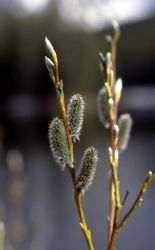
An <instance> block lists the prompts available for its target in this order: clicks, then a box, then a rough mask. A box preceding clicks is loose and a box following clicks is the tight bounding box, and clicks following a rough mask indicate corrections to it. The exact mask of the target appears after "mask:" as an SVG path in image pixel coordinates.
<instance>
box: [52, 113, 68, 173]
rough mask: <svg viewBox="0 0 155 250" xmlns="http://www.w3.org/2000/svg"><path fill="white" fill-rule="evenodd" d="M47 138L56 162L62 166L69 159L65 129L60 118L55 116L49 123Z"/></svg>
mask: <svg viewBox="0 0 155 250" xmlns="http://www.w3.org/2000/svg"><path fill="white" fill-rule="evenodd" d="M48 138H49V144H50V149H51V151H52V154H53V156H54V158H55V160H56V162H57V163H58V164H59V165H60V166H61V167H62V168H64V167H65V165H66V164H69V163H70V162H71V160H70V152H69V147H68V141H67V136H66V131H65V127H64V124H63V122H62V120H61V119H59V118H57V117H56V118H54V119H53V121H52V122H51V124H50V125H49V130H48Z"/></svg>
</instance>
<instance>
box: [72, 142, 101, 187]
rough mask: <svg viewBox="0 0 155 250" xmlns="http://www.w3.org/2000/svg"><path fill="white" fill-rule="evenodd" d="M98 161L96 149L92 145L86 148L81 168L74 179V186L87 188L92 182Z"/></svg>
mask: <svg viewBox="0 0 155 250" xmlns="http://www.w3.org/2000/svg"><path fill="white" fill-rule="evenodd" d="M97 161H98V156H97V151H96V149H95V148H94V147H90V148H87V149H86V150H85V152H84V155H83V158H82V162H81V168H80V172H79V175H78V177H77V181H76V188H77V189H81V190H83V191H85V190H87V189H88V188H89V187H90V185H91V184H92V181H93V178H94V174H95V171H96V165H97Z"/></svg>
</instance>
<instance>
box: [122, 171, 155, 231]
mask: <svg viewBox="0 0 155 250" xmlns="http://www.w3.org/2000/svg"><path fill="white" fill-rule="evenodd" d="M154 179H155V170H153V171H150V172H149V173H148V175H147V177H146V179H145V180H144V182H143V184H142V186H141V189H140V192H139V194H138V196H137V198H136V200H135V202H134V203H133V205H132V207H131V208H130V209H129V211H128V212H127V213H126V215H125V216H124V218H123V219H122V221H121V222H120V224H119V225H118V227H117V233H118V232H119V231H120V230H121V229H122V227H123V226H124V225H125V224H126V222H127V220H128V219H129V218H130V216H131V215H132V213H133V212H135V211H136V209H137V208H139V206H140V205H141V203H142V201H143V196H144V194H145V193H146V192H147V190H148V189H149V187H150V184H151V183H152V181H153V180H154Z"/></svg>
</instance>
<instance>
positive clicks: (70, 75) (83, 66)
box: [0, 0, 155, 250]
mask: <svg viewBox="0 0 155 250" xmlns="http://www.w3.org/2000/svg"><path fill="white" fill-rule="evenodd" d="M113 19H116V20H117V21H118V22H119V23H120V26H121V33H122V34H121V39H120V42H119V45H118V53H117V76H121V77H122V78H123V82H124V90H123V91H124V92H123V97H122V101H121V104H120V113H122V112H130V113H131V115H132V117H133V119H134V126H133V131H132V137H131V140H130V144H129V148H128V150H127V151H126V152H125V153H124V154H123V155H121V158H120V174H119V176H120V180H121V195H122V199H123V197H124V194H125V192H126V191H127V190H128V191H129V197H128V200H127V203H126V207H125V208H124V212H123V213H125V211H126V210H127V209H128V208H129V206H131V204H132V202H133V201H134V200H135V198H136V195H137V193H138V191H139V188H140V185H141V182H142V181H143V179H144V177H145V175H146V173H147V172H148V171H149V170H150V169H153V168H154V167H155V153H154V152H155V71H154V65H155V2H154V0H148V1H142V0H134V1H133V0H126V1H123V0H109V1H107V0H91V1H90V0H89V1H87V0H83V1H82V0H74V1H71V0H39V1H38V0H0V219H1V220H2V221H3V222H4V223H5V228H6V238H5V249H6V250H51V249H52V250H53V249H54V250H66V249H67V250H73V249H74V250H79V249H86V248H87V247H86V243H85V241H84V239H83V235H82V233H81V230H80V228H79V219H78V216H77V212H76V209H75V205H74V201H73V190H72V185H71V180H70V178H69V176H68V173H67V171H64V172H63V173H62V172H61V170H60V168H59V167H58V166H57V165H56V164H55V163H54V161H53V158H52V154H51V152H50V150H49V145H48V137H47V133H48V132H47V131H48V124H49V122H50V121H51V119H52V118H53V117H55V116H57V115H60V113H59V109H58V105H57V101H56V97H55V91H54V87H53V85H52V84H51V82H50V79H49V75H48V72H47V70H46V68H45V64H44V56H45V48H44V37H45V36H47V37H48V38H49V40H50V41H51V42H52V44H53V45H54V47H55V49H56V51H57V54H58V58H59V64H60V75H61V78H62V79H63V81H64V89H65V97H66V101H68V99H69V98H70V97H71V95H72V94H73V93H80V94H82V95H83V97H84V99H85V101H86V116H85V120H84V127H83V132H82V135H81V140H80V142H78V143H77V144H76V145H75V155H76V164H75V165H76V168H77V169H78V166H79V163H80V158H81V156H82V154H83V151H84V149H85V148H86V147H88V146H90V145H94V146H95V147H96V148H97V149H98V151H99V158H100V160H99V164H98V169H97V173H96V176H95V180H94V184H93V186H92V188H91V189H90V190H89V192H87V193H86V194H85V196H84V208H85V213H86V217H87V221H88V225H89V227H90V229H91V231H92V235H93V239H94V245H95V249H97V250H101V249H106V226H107V219H106V218H107V213H108V188H107V186H108V170H109V166H108V161H107V146H108V138H107V133H106V132H105V130H104V129H103V127H102V125H101V124H100V123H99V121H98V116H97V108H96V95H97V93H98V90H99V89H100V88H101V87H102V85H103V82H102V77H101V74H100V71H99V67H98V52H99V51H103V53H105V52H106V51H107V49H108V44H107V42H106V40H105V35H106V34H112V32H113V31H112V25H111V21H112V20H113ZM154 190H155V184H153V185H152V186H151V189H150V190H149V191H148V193H147V194H146V196H145V198H144V203H143V204H142V206H141V208H140V209H139V210H138V211H137V212H136V213H135V214H134V215H133V216H132V218H131V219H130V221H129V222H128V223H127V225H126V227H125V228H124V229H123V230H122V232H121V234H120V236H119V239H118V241H117V249H120V250H121V249H122V250H123V249H125V250H131V249H132V250H134V249H135V250H137V249H141V250H146V249H150V250H151V249H154V246H155V238H154V233H155V213H154V211H155V195H154V194H155V191H154Z"/></svg>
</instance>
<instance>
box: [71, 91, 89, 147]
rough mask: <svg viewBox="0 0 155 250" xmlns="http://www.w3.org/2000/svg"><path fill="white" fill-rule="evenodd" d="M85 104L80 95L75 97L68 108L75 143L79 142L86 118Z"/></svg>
mask: <svg viewBox="0 0 155 250" xmlns="http://www.w3.org/2000/svg"><path fill="white" fill-rule="evenodd" d="M84 110H85V103H84V100H83V97H82V96H81V95H79V94H76V95H73V96H72V97H71V99H70V102H69V104H68V107H67V118H68V122H69V127H70V131H71V135H72V138H73V141H74V142H75V141H76V140H79V136H80V133H81V129H82V125H83V118H84Z"/></svg>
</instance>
